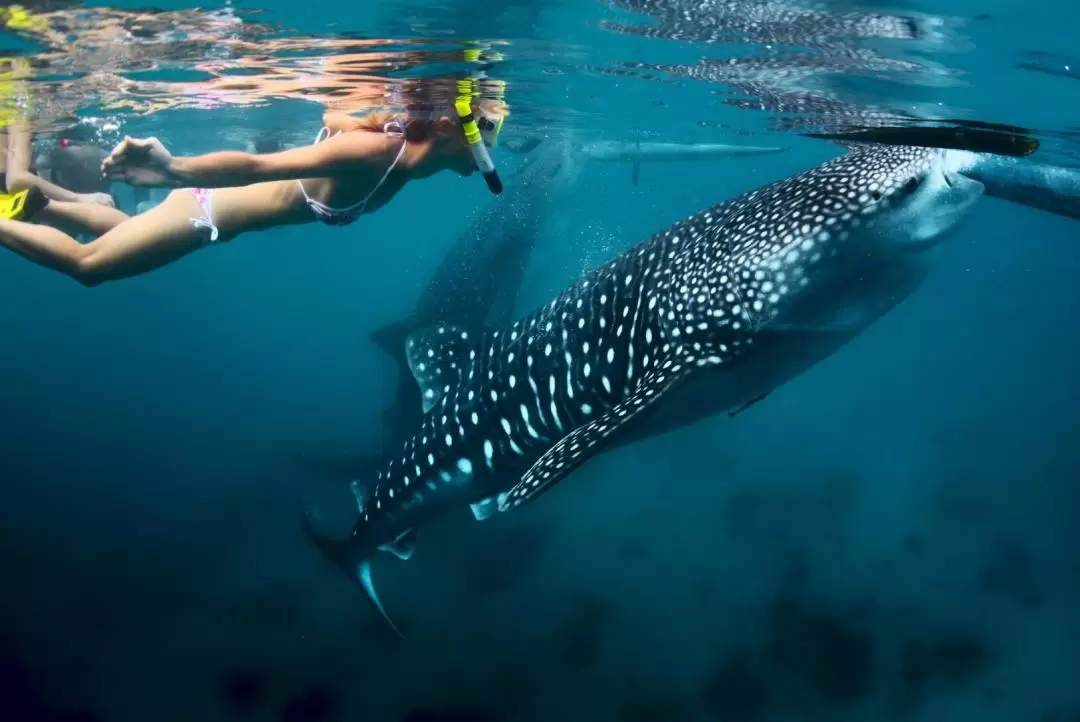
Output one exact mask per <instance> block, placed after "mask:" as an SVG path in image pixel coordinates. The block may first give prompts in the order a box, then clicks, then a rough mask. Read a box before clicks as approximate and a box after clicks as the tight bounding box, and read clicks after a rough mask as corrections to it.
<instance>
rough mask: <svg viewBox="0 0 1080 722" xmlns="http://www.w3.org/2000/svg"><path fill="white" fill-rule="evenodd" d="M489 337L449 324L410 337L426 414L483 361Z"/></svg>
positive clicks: (409, 347) (410, 357)
mask: <svg viewBox="0 0 1080 722" xmlns="http://www.w3.org/2000/svg"><path fill="white" fill-rule="evenodd" d="M485 336H486V334H485V329H479V330H474V331H469V330H467V329H464V328H461V327H458V326H450V325H446V324H443V325H439V326H435V327H432V328H422V329H419V330H417V331H414V332H412V333H411V334H409V337H408V339H406V341H405V356H406V358H408V360H409V370H410V371H412V375H413V378H415V379H416V383H417V384H419V385H420V396H421V398H422V399H423V404H424V413H425V414H426V413H427V412H428V411H430V410H431V409H432V407H433V406H435V404H437V403H439V400H440V399H442V397H443V396H444V395H445V394H446V392H447V391H449V390H450V389H455V388H457V386H458V384H459V383H461V379H462V378H467V377H468V375H469V373H470V372H471V371H472V370H473V369H474V366H475V365H478V364H480V363H482V362H483V354H482V353H481V351H483V349H484V344H485V340H486V339H485Z"/></svg>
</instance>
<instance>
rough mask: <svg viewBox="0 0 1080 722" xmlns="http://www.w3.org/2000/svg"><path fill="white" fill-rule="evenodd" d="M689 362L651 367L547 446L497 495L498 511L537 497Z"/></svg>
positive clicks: (645, 404) (667, 385) (647, 403)
mask: <svg viewBox="0 0 1080 722" xmlns="http://www.w3.org/2000/svg"><path fill="white" fill-rule="evenodd" d="M691 368H692V367H691V365H690V364H689V363H685V362H683V361H681V360H679V355H676V360H675V361H674V362H673V363H672V364H671V365H670V366H668V365H667V364H665V365H664V366H663V367H661V368H654V369H653V370H652V371H650V372H649V373H648V374H646V375H645V376H643V377H642V378H641V380H640V381H639V382H638V384H637V386H636V387H635V388H634V389H633V390H632V391H631V392H630V394H629V395H628V396H626V397H625V398H624V399H623V400H622V401H620V402H619V403H618V404H616V405H615V406H613V407H611V408H610V409H608V411H607V412H606V413H603V414H601V415H600V416H598V417H596V418H595V419H593V420H592V421H590V422H589V423H587V424H585V425H584V426H579V427H577V428H576V429H574V430H573V431H571V432H570V433H569V434H567V435H566V436H564V437H562V438H561V439H559V441H558V443H556V444H555V445H554V446H552V447H551V448H550V449H548V450H547V451H546V452H545V453H544V455H543V456H542V457H540V458H539V459H538V460H537V461H536V463H535V464H533V465H532V467H531V468H530V469H529V470H528V471H527V472H525V475H524V476H522V477H521V481H519V482H518V483H517V485H516V486H514V488H512V489H511V490H510V491H509V492H508V493H507V494H506V495H505V496H503V497H501V498H500V499H499V511H509V510H510V509H513V508H515V507H518V506H521V505H522V504H525V503H527V502H530V501H532V500H534V499H536V498H537V497H538V496H540V495H541V494H543V493H544V491H546V490H547V489H550V488H551V487H553V486H554V485H555V484H557V483H558V482H559V481H561V480H562V479H563V478H564V477H566V476H567V475H568V474H570V472H572V471H574V470H575V469H577V468H578V467H579V466H581V465H582V464H583V463H585V460H586V459H588V458H589V457H590V456H592V455H593V453H594V450H595V449H596V447H597V446H599V445H600V444H601V443H603V442H604V441H606V440H608V439H609V438H610V437H611V435H612V434H613V433H615V432H616V431H618V430H619V429H620V428H621V427H623V426H624V425H625V424H626V423H627V422H628V421H630V420H631V419H633V418H634V417H635V416H637V415H638V414H640V413H641V412H642V411H644V410H645V409H647V408H649V407H650V406H651V405H652V404H653V403H655V402H656V400H657V399H659V398H660V397H661V396H663V395H664V394H665V393H667V392H668V391H669V390H670V389H671V387H672V386H674V385H675V384H677V383H678V382H680V381H682V380H683V379H684V378H685V377H686V376H687V374H689V372H690V370H691Z"/></svg>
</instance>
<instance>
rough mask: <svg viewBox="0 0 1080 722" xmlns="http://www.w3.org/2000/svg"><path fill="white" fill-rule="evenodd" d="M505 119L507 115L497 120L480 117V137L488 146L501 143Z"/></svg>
mask: <svg viewBox="0 0 1080 722" xmlns="http://www.w3.org/2000/svg"><path fill="white" fill-rule="evenodd" d="M504 120H506V117H505V116H500V117H499V118H497V119H496V120H492V119H491V118H480V119H479V120H477V121H476V127H477V129H478V130H479V131H480V137H481V138H482V139H483V140H484V145H486V146H487V147H488V148H494V147H496V146H497V145H498V144H499V133H501V132H502V127H503V121H504Z"/></svg>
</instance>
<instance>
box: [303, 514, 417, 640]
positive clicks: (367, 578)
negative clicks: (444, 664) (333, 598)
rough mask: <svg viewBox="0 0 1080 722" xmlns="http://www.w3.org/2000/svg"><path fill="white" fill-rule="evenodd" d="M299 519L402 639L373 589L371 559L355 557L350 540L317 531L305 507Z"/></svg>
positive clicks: (315, 540)
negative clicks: (334, 537) (332, 537)
mask: <svg viewBox="0 0 1080 722" xmlns="http://www.w3.org/2000/svg"><path fill="white" fill-rule="evenodd" d="M300 511H301V520H302V521H303V525H304V533H305V534H306V535H307V538H308V539H309V540H310V541H311V543H312V544H314V545H315V546H316V547H318V548H319V551H321V552H322V553H323V554H325V555H326V556H327V557H329V558H330V560H331V561H333V562H334V563H335V564H337V565H338V566H339V567H341V569H343V570H344V571H345V573H346V574H347V575H349V576H350V577H352V578H353V579H355V580H356V582H357V583H359V584H360V587H361V588H362V589H363V590H364V594H365V595H366V596H367V598H368V601H369V602H371V606H373V607H374V608H375V610H376V611H377V612H378V613H379V614H381V615H382V618H383V619H385V620H386V623H387V624H389V625H390V628H391V629H392V630H394V634H396V635H397V636H399V637H401V638H402V639H404V637H405V635H403V634H402V633H401V630H399V629H398V628H397V625H396V624H394V620H392V619H390V615H389V614H387V613H386V608H385V607H383V605H382V602H381V601H380V600H379V595H378V593H377V592H376V591H375V582H374V580H373V579H372V576H371V560H370V559H367V558H357V556H358V555H357V554H356V553H355V545H354V544H353V542H352V541H350V540H338V539H331V538H330V537H327V536H325V535H323V534H321V533H319V532H318V531H316V530H315V527H314V526H312V524H311V516H310V514H309V513H308V510H307V509H306V508H303V507H302V508H301V510H300Z"/></svg>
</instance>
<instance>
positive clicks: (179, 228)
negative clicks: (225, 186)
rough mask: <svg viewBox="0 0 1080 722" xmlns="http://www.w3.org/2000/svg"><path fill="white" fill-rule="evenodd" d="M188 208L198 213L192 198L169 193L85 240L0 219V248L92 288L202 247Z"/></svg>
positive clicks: (161, 263) (157, 266)
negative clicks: (99, 234)
mask: <svg viewBox="0 0 1080 722" xmlns="http://www.w3.org/2000/svg"><path fill="white" fill-rule="evenodd" d="M192 206H195V211H198V204H197V203H195V201H194V199H192V198H190V197H188V198H184V197H183V196H177V195H175V194H174V195H171V196H169V198H167V199H166V200H165V201H164V202H163V203H162V204H161V205H159V206H157V207H155V208H152V209H151V210H149V211H147V212H146V213H143V214H141V215H138V216H134V217H133V218H131V219H129V220H127V221H126V222H124V223H121V224H120V225H118V226H116V227H115V228H113V229H112V230H111V231H109V232H108V233H106V234H105V235H103V236H101V237H100V238H98V239H97V240H95V241H93V242H91V243H87V244H81V243H79V242H78V241H76V240H75V239H74V238H72V237H71V236H69V235H67V234H66V233H62V232H61V231H58V230H56V229H55V228H50V227H48V226H42V225H37V224H34V223H23V222H21V221H11V220H7V219H3V218H0V246H3V247H5V248H7V249H9V250H11V251H14V252H15V253H18V254H19V255H20V256H23V257H24V258H26V259H28V260H30V261H33V262H34V263H36V264H38V265H39V266H44V267H45V268H51V269H53V270H56V271H60V272H61V273H63V274H65V275H67V276H70V277H71V278H74V279H75V280H76V281H78V282H79V283H82V284H83V285H85V286H96V285H98V284H99V283H102V282H104V281H115V280H119V279H121V278H129V277H131V276H137V275H139V274H141V273H146V272H147V271H152V270H154V269H156V268H160V267H162V266H165V265H168V264H169V263H172V262H173V261H176V260H178V259H180V258H182V257H183V256H186V255H187V254H189V253H191V252H192V251H194V250H196V249H198V248H199V247H201V246H202V245H203V236H202V233H203V232H202V231H201V230H199V229H197V228H194V227H193V226H192V224H191V217H192Z"/></svg>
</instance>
